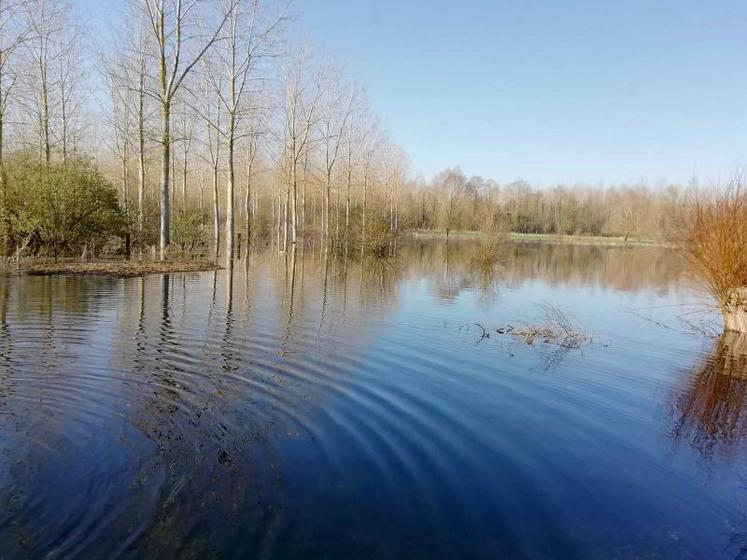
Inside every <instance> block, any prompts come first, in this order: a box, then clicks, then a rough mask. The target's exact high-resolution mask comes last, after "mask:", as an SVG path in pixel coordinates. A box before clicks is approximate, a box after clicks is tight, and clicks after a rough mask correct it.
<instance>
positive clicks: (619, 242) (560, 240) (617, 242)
mask: <svg viewBox="0 0 747 560" xmlns="http://www.w3.org/2000/svg"><path fill="white" fill-rule="evenodd" d="M405 235H406V236H409V237H414V238H416V239H446V232H445V231H441V230H427V231H424V230H416V231H410V232H407V233H405ZM479 237H480V232H479V231H456V232H451V233H450V234H449V238H450V239H452V238H453V239H477V238H479ZM509 239H510V240H511V241H539V242H543V243H557V244H566V245H600V246H604V245H606V246H610V247H667V244H664V243H659V242H657V241H652V240H647V239H628V240H627V241H626V240H625V238H624V237H604V236H597V235H554V234H551V233H510V234H509Z"/></svg>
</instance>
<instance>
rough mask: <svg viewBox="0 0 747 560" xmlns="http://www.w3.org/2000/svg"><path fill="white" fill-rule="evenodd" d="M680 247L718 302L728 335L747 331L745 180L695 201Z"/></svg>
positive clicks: (746, 201) (697, 195)
mask: <svg viewBox="0 0 747 560" xmlns="http://www.w3.org/2000/svg"><path fill="white" fill-rule="evenodd" d="M682 248H683V251H684V253H685V255H686V256H687V258H688V261H689V262H690V263H691V266H692V268H693V270H694V272H695V273H696V274H697V276H698V278H699V279H700V280H701V282H702V283H703V284H704V285H705V287H706V289H707V290H708V291H709V292H710V294H711V295H712V296H713V297H714V299H715V300H716V302H717V303H718V305H719V307H720V309H721V313H722V315H723V318H724V330H726V331H737V332H747V188H745V185H744V182H743V180H742V178H741V177H736V178H734V179H732V180H731V181H730V182H729V184H727V185H726V186H725V187H721V188H718V189H715V190H714V191H712V192H710V193H707V194H703V193H698V194H696V196H695V197H694V199H693V201H692V204H691V207H690V208H689V210H688V212H687V213H686V217H685V224H684V235H683V241H682Z"/></svg>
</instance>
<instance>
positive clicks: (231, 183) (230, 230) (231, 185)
mask: <svg viewBox="0 0 747 560" xmlns="http://www.w3.org/2000/svg"><path fill="white" fill-rule="evenodd" d="M234 119H235V117H234V115H233V114H231V115H230V116H229V125H228V126H229V129H228V130H229V132H228V161H227V165H228V169H227V171H228V184H227V185H226V258H227V259H228V260H229V261H230V260H231V259H233V236H234V231H235V225H234V215H233V211H234V206H235V202H234V191H235V180H236V172H235V168H234V151H235V146H234V132H233V131H234V125H235V120H234Z"/></svg>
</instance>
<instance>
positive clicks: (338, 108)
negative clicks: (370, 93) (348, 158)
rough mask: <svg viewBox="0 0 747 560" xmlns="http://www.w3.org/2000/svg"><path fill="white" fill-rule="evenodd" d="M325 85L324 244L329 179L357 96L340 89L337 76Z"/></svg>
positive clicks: (342, 86) (323, 119)
mask: <svg viewBox="0 0 747 560" xmlns="http://www.w3.org/2000/svg"><path fill="white" fill-rule="evenodd" d="M326 81H327V84H328V87H327V88H326V90H325V91H326V93H327V95H326V97H325V99H324V110H323V111H322V112H321V128H322V141H323V144H324V162H323V165H324V169H323V171H324V222H323V224H324V232H323V237H324V239H325V241H329V236H330V233H329V231H330V228H329V223H330V205H331V196H330V195H331V190H332V175H333V173H334V171H335V169H336V167H337V164H338V160H339V155H340V148H341V147H342V146H343V145H344V143H345V134H346V131H347V127H348V122H349V119H350V115H351V113H352V111H353V105H354V103H355V101H356V96H357V95H358V92H357V90H356V89H355V88H352V87H350V86H347V87H346V86H345V85H343V84H342V80H341V78H340V76H339V74H337V73H336V72H335V73H334V74H333V76H331V79H327V80H326ZM338 195H339V193H338ZM338 209H339V204H338ZM337 226H338V232H337V233H338V235H339V219H338V220H337Z"/></svg>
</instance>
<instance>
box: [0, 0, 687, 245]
mask: <svg viewBox="0 0 747 560" xmlns="http://www.w3.org/2000/svg"><path fill="white" fill-rule="evenodd" d="M294 9H295V7H294V5H293V4H292V3H288V2H287V0H129V1H128V2H127V3H126V4H125V5H124V7H123V10H122V11H121V12H117V13H116V17H113V18H112V21H111V22H109V28H108V29H106V30H105V32H104V33H103V34H102V33H98V34H97V35H96V36H94V33H93V30H91V29H89V28H87V27H86V25H85V24H84V21H83V14H80V13H78V12H77V11H76V8H75V6H74V5H73V4H71V3H70V2H69V1H68V0H0V218H1V220H0V228H2V229H1V230H0V231H1V233H2V241H1V242H2V249H3V254H4V255H14V254H15V255H36V254H54V255H55V256H56V255H57V254H75V253H77V252H80V251H95V252H102V251H120V252H124V253H126V254H128V255H129V254H130V252H131V251H132V250H135V251H139V252H143V251H147V250H148V249H149V248H152V247H156V248H157V249H158V251H157V253H158V255H160V258H167V257H168V255H169V252H170V251H173V250H174V246H177V247H178V248H179V249H183V250H192V251H195V250H201V251H215V253H216V254H218V252H219V251H222V252H224V253H225V254H226V255H228V256H229V258H231V257H232V256H233V255H234V254H235V253H236V251H237V249H238V245H239V244H241V242H242V239H243V241H244V246H245V247H246V246H248V244H250V243H252V242H256V241H257V240H263V241H272V242H273V243H274V244H276V245H277V246H278V247H279V248H280V249H281V250H287V249H288V248H290V247H292V246H294V245H295V244H297V243H299V242H302V241H305V240H308V239H310V238H314V239H315V240H321V242H322V243H323V244H324V245H325V246H326V247H331V248H332V249H334V250H339V251H345V252H349V251H355V252H373V253H382V252H385V251H386V247H387V246H388V244H389V243H390V242H391V240H392V239H393V238H394V237H395V236H396V235H397V233H398V232H400V231H403V230H408V229H441V230H445V231H446V232H447V233H451V232H453V231H455V230H480V229H481V228H484V227H485V225H486V224H489V223H495V222H499V223H500V224H501V226H502V227H504V228H506V229H510V230H511V231H515V232H522V233H550V234H588V235H619V236H624V237H626V238H627V237H635V238H642V237H645V238H662V237H665V236H667V235H668V231H669V230H670V229H671V226H672V224H674V223H675V222H676V219H677V214H678V212H679V211H680V210H679V209H680V208H681V206H682V204H683V190H682V189H681V188H678V187H670V188H667V189H660V190H650V189H647V188H645V187H641V186H625V187H617V188H606V189H600V188H592V187H579V186H574V187H566V186H558V187H555V188H552V189H539V188H533V187H532V186H531V185H529V184H528V183H526V182H524V181H515V182H512V183H508V184H498V183H496V182H495V181H492V180H489V179H483V178H481V177H472V178H468V177H466V176H465V175H464V173H462V172H461V171H460V170H459V169H458V168H449V169H446V170H444V171H443V172H441V173H439V174H437V175H436V176H435V177H434V178H433V179H432V180H431V181H427V182H426V181H424V180H419V179H413V178H412V177H411V174H410V172H409V162H408V158H407V156H406V154H405V152H404V151H403V150H402V149H401V148H400V147H399V146H398V145H397V144H395V143H394V142H393V141H392V140H391V138H390V137H389V136H388V134H387V133H386V131H385V130H384V128H383V126H382V124H381V121H380V119H379V118H378V117H377V115H376V114H375V112H374V111H373V110H372V108H371V104H370V102H369V100H368V98H367V95H366V92H365V90H364V89H363V88H362V87H361V86H360V85H358V84H357V83H356V82H355V81H354V80H352V79H351V78H350V77H348V76H347V75H346V74H345V72H343V71H342V70H341V69H340V68H339V67H338V66H336V65H335V64H334V63H333V62H331V61H329V60H327V59H325V58H324V57H323V56H321V55H320V54H319V53H318V52H317V51H315V50H314V49H313V48H311V47H310V46H308V45H305V44H302V43H300V42H299V41H297V40H296V38H295V33H294V32H293V18H294V16H295V14H294ZM97 41H98V42H97Z"/></svg>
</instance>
